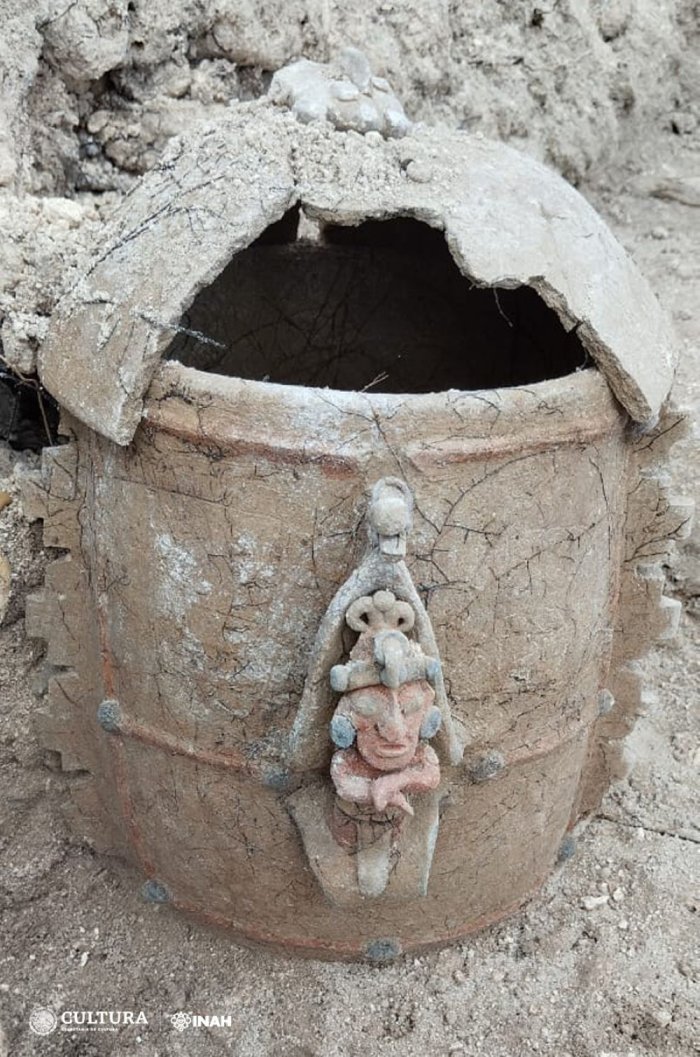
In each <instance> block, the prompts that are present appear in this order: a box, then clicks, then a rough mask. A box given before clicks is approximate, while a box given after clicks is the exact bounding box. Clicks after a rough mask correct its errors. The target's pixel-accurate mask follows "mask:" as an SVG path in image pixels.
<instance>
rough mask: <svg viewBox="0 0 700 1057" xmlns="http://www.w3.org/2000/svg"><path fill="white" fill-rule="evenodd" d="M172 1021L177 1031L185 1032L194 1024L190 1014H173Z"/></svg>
mask: <svg viewBox="0 0 700 1057" xmlns="http://www.w3.org/2000/svg"><path fill="white" fill-rule="evenodd" d="M170 1021H171V1023H172V1026H173V1027H174V1028H175V1031H184V1030H185V1028H189V1026H190V1024H191V1023H192V1017H191V1016H190V1014H189V1013H173V1015H172V1016H171V1018H170Z"/></svg>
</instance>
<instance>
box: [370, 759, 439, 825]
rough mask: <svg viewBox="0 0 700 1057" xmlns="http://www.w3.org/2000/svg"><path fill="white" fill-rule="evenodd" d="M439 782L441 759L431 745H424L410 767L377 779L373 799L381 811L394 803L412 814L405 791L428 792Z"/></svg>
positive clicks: (374, 784)
mask: <svg viewBox="0 0 700 1057" xmlns="http://www.w3.org/2000/svg"><path fill="white" fill-rule="evenodd" d="M439 784H440V761H439V760H438V758H437V753H436V752H435V750H434V749H433V748H431V747H430V745H423V746H421V748H420V749H419V750H418V752H417V753H416V756H415V758H414V762H413V763H411V764H409V766H408V767H405V768H404V769H403V770H402V771H394V772H392V773H391V774H387V775H383V776H382V777H381V778H377V779H376V780H375V782H374V783H373V789H372V801H373V803H374V806H375V807H376V808H377V809H378V810H380V811H383V810H384V808H386V807H387V806H388V805H390V804H392V805H393V806H394V807H399V808H401V809H402V810H403V811H405V812H406V813H407V814H408V815H412V814H413V808H412V807H411V805H410V804H409V802H408V801H407V799H406V796H405V793H427V792H428V791H429V790H430V789H435V788H436V787H437V786H438V785H439Z"/></svg>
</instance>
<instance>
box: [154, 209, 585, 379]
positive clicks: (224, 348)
mask: <svg viewBox="0 0 700 1057" xmlns="http://www.w3.org/2000/svg"><path fill="white" fill-rule="evenodd" d="M297 219H298V218H297V214H296V212H294V211H293V212H290V213H289V214H288V215H287V216H286V217H284V218H283V219H282V220H281V221H279V223H277V224H275V225H273V226H272V227H270V228H268V229H267V231H266V232H264V234H263V235H262V236H261V237H260V238H259V239H258V240H257V241H256V242H255V243H254V244H253V245H252V246H250V247H249V248H248V249H247V250H244V251H243V252H241V253H239V254H238V255H237V256H236V257H234V258H233V260H232V261H231V263H230V264H229V265H228V267H227V268H225V269H224V271H223V272H222V273H221V274H220V275H219V276H218V278H217V279H215V280H214V282H213V283H212V284H211V285H210V286H208V287H206V288H205V289H204V290H202V291H201V292H200V293H199V295H198V296H197V297H196V299H195V301H194V302H193V304H192V307H191V309H190V311H189V312H188V313H187V314H186V315H185V316H184V317H183V319H182V320H181V323H180V326H181V328H182V329H181V330H180V332H179V333H178V335H177V337H176V338H175V340H174V341H173V343H172V345H171V347H170V349H169V352H168V355H169V358H170V359H176V360H179V361H180V362H181V363H183V364H185V365H186V366H189V367H196V368H198V369H200V370H204V371H212V372H216V373H218V374H224V375H230V376H235V377H239V378H251V379H256V380H258V381H269V382H280V383H283V384H296V385H306V386H328V387H330V388H333V389H346V390H365V389H367V390H372V391H377V390H379V391H384V392H399V393H401V392H403V393H429V392H435V391H440V390H445V389H487V388H494V387H497V386H513V385H526V384H528V383H533V382H539V381H543V380H545V379H547V378H558V377H561V376H563V375H566V374H570V373H571V372H572V371H575V370H576V369H580V368H581V367H583V366H585V364H586V353H585V351H584V349H583V348H582V346H581V344H580V342H579V340H578V338H577V336H576V333H575V332H574V331H570V332H567V331H566V330H565V329H564V327H563V326H562V324H561V323H560V321H559V319H558V318H557V316H556V315H555V313H554V312H553V311H552V310H551V309H549V308H548V307H547V305H546V304H545V303H544V301H543V300H542V299H541V298H540V297H539V296H538V294H536V293H535V291H534V290H531V289H530V288H528V287H519V288H518V289H515V290H508V289H498V288H495V287H477V286H474V285H473V284H471V283H470V282H469V280H468V279H466V278H465V277H464V276H463V275H461V274H460V272H459V270H458V268H457V266H456V265H455V263H454V261H453V259H452V257H451V255H450V252H449V250H448V248H447V244H446V242H445V238H444V235H443V233H442V232H440V231H435V230H434V229H432V228H429V227H428V226H426V225H425V224H422V223H419V222H418V221H414V220H408V219H403V218H401V219H395V220H389V221H382V222H379V221H368V222H366V223H364V224H361V225H359V226H358V227H353V228H343V227H332V226H327V227H325V228H323V230H322V237H321V239H320V241H297V240H296V231H297Z"/></svg>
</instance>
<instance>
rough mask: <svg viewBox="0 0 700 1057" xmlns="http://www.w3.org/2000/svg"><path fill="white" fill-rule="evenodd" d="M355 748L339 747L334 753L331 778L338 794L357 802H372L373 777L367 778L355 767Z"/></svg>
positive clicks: (344, 798)
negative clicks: (358, 772)
mask: <svg viewBox="0 0 700 1057" xmlns="http://www.w3.org/2000/svg"><path fill="white" fill-rule="evenodd" d="M356 755H357V754H356V753H355V751H354V750H353V749H339V750H338V752H335V753H333V759H332V760H331V778H332V779H333V785H334V786H335V791H336V793H337V794H338V796H340V797H342V798H343V800H351V801H353V803H356V804H371V803H372V779H371V778H365V777H363V776H362V775H360V774H357V772H356V771H355V770H354V768H353V764H354V762H355V756H356Z"/></svg>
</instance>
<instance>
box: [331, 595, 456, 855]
mask: <svg viewBox="0 0 700 1057" xmlns="http://www.w3.org/2000/svg"><path fill="white" fill-rule="evenodd" d="M414 620H415V616H414V612H413V609H412V607H411V606H410V605H409V604H408V603H407V602H402V601H397V599H396V598H395V596H394V595H393V594H392V592H390V591H384V590H382V591H377V592H376V593H375V594H374V595H373V596H366V597H363V598H360V599H358V600H357V601H356V602H354V603H353V604H352V605H351V606H350V607H349V609H348V612H347V614H346V622H347V623H348V625H349V626H350V627H351V628H352V629H353V630H355V631H359V632H360V637H359V638H358V640H357V642H356V644H355V646H354V648H353V650H352V652H351V654H350V660H349V662H348V663H347V664H344V665H336V666H335V667H334V668H333V669H332V671H331V685H332V686H333V689H335V690H336V691H340V692H342V697H341V698H340V701H339V702H338V705H337V706H336V709H335V712H334V715H333V718H332V720H331V738H332V740H333V742H334V744H335V745H336V747H337V748H336V752H335V753H334V755H333V759H332V761H331V777H332V779H333V784H334V786H335V790H336V793H337V804H336V808H337V809H338V810H339V811H340V815H341V816H344V817H345V818H346V819H348V821H349V819H350V818H353V817H354V818H358V817H364V818H366V819H369V818H372V819H373V820H374V821H375V822H382V821H383V822H392V821H393V822H394V823H396V824H397V825H400V823H401V820H402V819H403V818H404V817H405V816H406V815H413V814H414V809H413V806H412V805H411V801H410V797H411V796H413V795H419V794H421V793H425V792H428V791H430V790H432V789H436V788H437V786H438V785H439V783H440V764H439V761H438V757H437V754H436V752H435V750H434V749H433V748H432V747H431V746H430V745H428V744H427V740H428V739H429V738H431V737H433V736H434V735H435V734H436V733H437V731H438V730H439V727H440V722H441V715H440V710H439V709H438V708H437V707H436V705H435V704H434V701H435V690H434V689H433V686H432V685H431V679H434V678H435V674H436V671H437V665H438V662H437V661H436V660H434V659H433V658H430V657H426V656H425V655H424V653H423V651H422V650H421V648H420V646H419V645H418V644H417V643H415V642H412V641H410V640H409V639H408V638H407V635H406V632H410V630H411V628H412V627H413V624H414ZM338 810H337V811H336V820H335V823H336V824H335V825H334V827H333V828H334V830H336V833H337V837H340V838H341V839H343V838H342V836H341V834H340V833H338V832H337V830H338V825H339V824H340V823H341V821H342V820H341V819H339V818H338V817H337V816H338ZM341 828H342V827H341ZM345 839H347V837H346V836H345Z"/></svg>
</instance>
